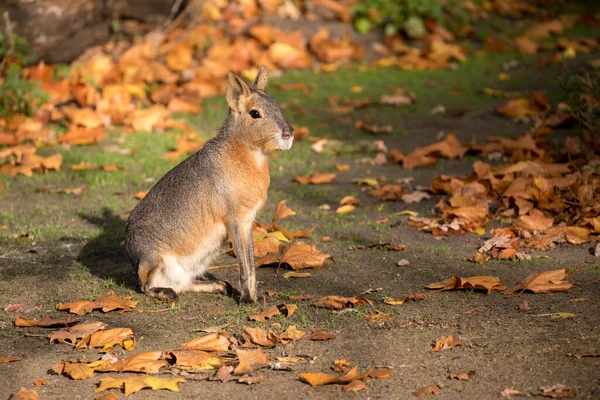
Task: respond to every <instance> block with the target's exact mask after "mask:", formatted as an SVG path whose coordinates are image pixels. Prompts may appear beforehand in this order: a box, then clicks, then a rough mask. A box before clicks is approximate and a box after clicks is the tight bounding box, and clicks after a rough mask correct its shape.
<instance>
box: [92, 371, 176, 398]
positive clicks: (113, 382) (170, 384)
mask: <svg viewBox="0 0 600 400" xmlns="http://www.w3.org/2000/svg"><path fill="white" fill-rule="evenodd" d="M185 381H186V380H185V379H183V378H159V377H155V376H151V375H142V376H135V377H133V378H124V379H118V378H103V379H101V380H100V386H98V388H96V390H94V392H96V393H99V392H103V391H105V390H109V389H119V390H121V389H123V392H124V393H125V396H128V395H130V394H132V393H136V392H139V391H140V390H142V389H146V388H150V389H152V390H160V389H165V390H170V391H172V392H179V386H178V383H183V382H185Z"/></svg>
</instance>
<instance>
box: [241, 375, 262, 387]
mask: <svg viewBox="0 0 600 400" xmlns="http://www.w3.org/2000/svg"><path fill="white" fill-rule="evenodd" d="M264 380H265V377H264V376H262V375H258V376H249V375H244V376H240V377H239V378H238V380H237V381H238V382H239V383H245V384H246V385H253V384H255V383H261V382H263V381H264Z"/></svg>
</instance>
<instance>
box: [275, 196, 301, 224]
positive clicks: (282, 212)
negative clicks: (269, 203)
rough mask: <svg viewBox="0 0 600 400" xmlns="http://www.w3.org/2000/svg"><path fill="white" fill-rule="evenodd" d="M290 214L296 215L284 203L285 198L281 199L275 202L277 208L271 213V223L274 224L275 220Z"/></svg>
mask: <svg viewBox="0 0 600 400" xmlns="http://www.w3.org/2000/svg"><path fill="white" fill-rule="evenodd" d="M291 215H296V212H295V211H294V210H292V209H291V208H289V207H288V206H287V205H286V204H285V200H281V201H280V202H279V203H277V208H276V209H275V214H274V215H273V222H272V225H273V226H275V225H276V224H277V221H279V220H280V219H283V218H285V217H289V216H291Z"/></svg>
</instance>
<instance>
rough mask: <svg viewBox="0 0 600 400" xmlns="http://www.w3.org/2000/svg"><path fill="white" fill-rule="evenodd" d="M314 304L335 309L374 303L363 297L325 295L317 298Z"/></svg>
mask: <svg viewBox="0 0 600 400" xmlns="http://www.w3.org/2000/svg"><path fill="white" fill-rule="evenodd" d="M313 304H314V305H316V306H317V307H323V308H331V309H333V310H341V309H343V308H354V307H355V306H361V305H364V304H369V305H373V303H372V302H371V301H369V300H367V299H365V298H363V297H360V296H356V297H342V296H325V297H321V298H320V299H318V300H315V301H314V303H313Z"/></svg>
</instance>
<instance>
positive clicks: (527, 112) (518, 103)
mask: <svg viewBox="0 0 600 400" xmlns="http://www.w3.org/2000/svg"><path fill="white" fill-rule="evenodd" d="M549 108H550V105H549V104H548V100H547V99H546V94H545V93H544V92H543V91H538V92H534V93H533V94H532V95H531V96H530V97H529V98H524V97H520V98H518V99H513V100H509V101H508V103H506V104H505V105H504V106H503V107H499V108H498V109H497V110H496V111H497V112H498V113H499V114H502V115H506V116H507V117H511V118H522V117H527V116H537V115H539V114H541V113H543V112H544V111H546V110H548V109H549Z"/></svg>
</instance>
